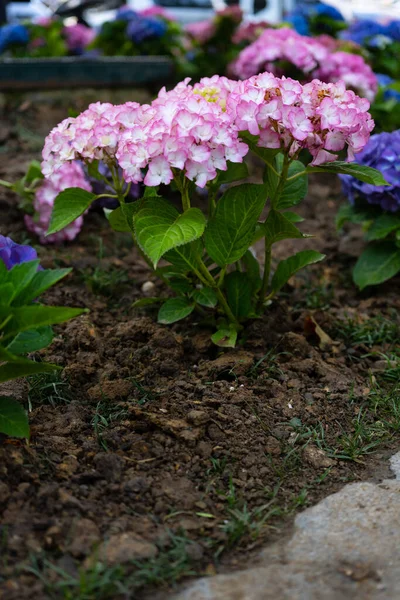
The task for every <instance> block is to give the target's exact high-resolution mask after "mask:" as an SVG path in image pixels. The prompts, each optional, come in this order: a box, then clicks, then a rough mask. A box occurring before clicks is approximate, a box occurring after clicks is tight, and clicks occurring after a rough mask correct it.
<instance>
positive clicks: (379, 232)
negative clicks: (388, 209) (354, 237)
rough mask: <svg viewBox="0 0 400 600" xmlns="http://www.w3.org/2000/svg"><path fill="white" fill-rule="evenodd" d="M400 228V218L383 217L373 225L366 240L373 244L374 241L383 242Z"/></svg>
mask: <svg viewBox="0 0 400 600" xmlns="http://www.w3.org/2000/svg"><path fill="white" fill-rule="evenodd" d="M399 228H400V217H396V216H394V215H381V216H380V217H378V218H377V219H376V220H375V221H374V222H373V223H372V225H371V227H370V228H369V229H368V231H367V235H366V239H367V240H368V241H369V242H371V241H373V240H382V239H383V238H385V237H387V236H388V235H389V234H390V233H392V232H393V231H396V229H399Z"/></svg>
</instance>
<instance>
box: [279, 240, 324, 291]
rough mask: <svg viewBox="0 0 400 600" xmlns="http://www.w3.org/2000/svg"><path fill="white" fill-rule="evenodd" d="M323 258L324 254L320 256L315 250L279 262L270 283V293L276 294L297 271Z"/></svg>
mask: <svg viewBox="0 0 400 600" xmlns="http://www.w3.org/2000/svg"><path fill="white" fill-rule="evenodd" d="M324 258H325V254H320V252H316V251H315V250H302V251H301V252H297V254H294V255H293V256H290V257H289V258H286V259H285V260H281V261H280V263H279V264H278V267H277V269H276V271H275V273H274V276H273V278H272V281H271V291H272V293H273V294H276V292H278V291H279V290H280V289H281V288H282V287H283V286H284V285H285V283H287V281H288V280H289V279H290V278H291V277H292V276H293V275H294V274H295V273H297V271H300V269H303V267H306V266H307V265H311V264H313V263H316V262H319V261H320V260H322V259H324Z"/></svg>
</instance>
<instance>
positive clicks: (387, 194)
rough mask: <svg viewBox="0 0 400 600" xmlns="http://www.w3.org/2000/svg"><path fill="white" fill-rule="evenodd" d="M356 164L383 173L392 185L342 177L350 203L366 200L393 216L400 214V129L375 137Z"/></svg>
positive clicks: (358, 155)
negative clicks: (393, 213)
mask: <svg viewBox="0 0 400 600" xmlns="http://www.w3.org/2000/svg"><path fill="white" fill-rule="evenodd" d="M356 160H357V162H358V163H359V164H360V165H366V166H368V167H374V168H375V169H379V171H381V173H382V175H383V176H384V178H385V179H386V181H387V182H388V183H389V184H390V185H388V186H375V185H370V184H368V183H364V182H362V181H359V180H358V179H354V177H351V176H350V175H340V179H341V180H342V187H343V192H344V194H345V195H346V196H347V198H348V199H349V201H350V203H351V204H354V202H355V201H356V200H364V201H366V202H368V203H369V204H377V205H379V206H381V208H382V209H383V210H387V211H390V212H396V211H398V210H400V129H398V130H397V131H393V132H392V133H387V132H383V133H379V134H376V135H373V136H371V137H370V140H369V142H368V144H367V145H366V146H365V148H364V150H363V151H362V152H360V153H359V154H357V157H356Z"/></svg>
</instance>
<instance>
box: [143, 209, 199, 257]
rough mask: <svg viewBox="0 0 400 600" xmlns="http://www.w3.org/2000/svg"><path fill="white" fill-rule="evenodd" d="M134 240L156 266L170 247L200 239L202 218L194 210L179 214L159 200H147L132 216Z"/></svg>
mask: <svg viewBox="0 0 400 600" xmlns="http://www.w3.org/2000/svg"><path fill="white" fill-rule="evenodd" d="M134 225H135V232H136V239H137V242H138V244H139V246H140V247H141V248H142V250H143V252H145V254H146V255H147V256H148V257H149V258H150V260H151V261H152V263H153V264H154V266H155V267H156V266H157V263H158V261H159V260H160V258H161V257H162V256H163V255H164V254H165V253H166V252H168V250H172V249H173V248H177V247H179V246H182V245H183V244H187V243H189V242H191V241H193V240H196V239H198V238H200V237H201V235H202V234H203V232H204V228H205V226H206V219H205V217H204V215H203V213H202V212H201V210H199V209H198V208H190V209H189V210H187V211H185V212H184V213H182V214H180V213H178V211H177V210H176V208H174V207H173V206H172V205H171V204H169V203H168V202H166V201H165V200H162V199H161V198H149V200H147V201H146V203H145V205H144V208H142V209H140V210H139V212H138V213H137V214H136V215H135V217H134Z"/></svg>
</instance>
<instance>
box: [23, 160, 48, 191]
mask: <svg viewBox="0 0 400 600" xmlns="http://www.w3.org/2000/svg"><path fill="white" fill-rule="evenodd" d="M43 178H44V175H43V173H42V169H41V166H40V162H39V161H37V160H32V161H31V162H30V163H29V167H28V171H27V173H26V175H25V177H24V182H25V185H29V184H31V183H32V182H33V181H35V180H37V179H43Z"/></svg>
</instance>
